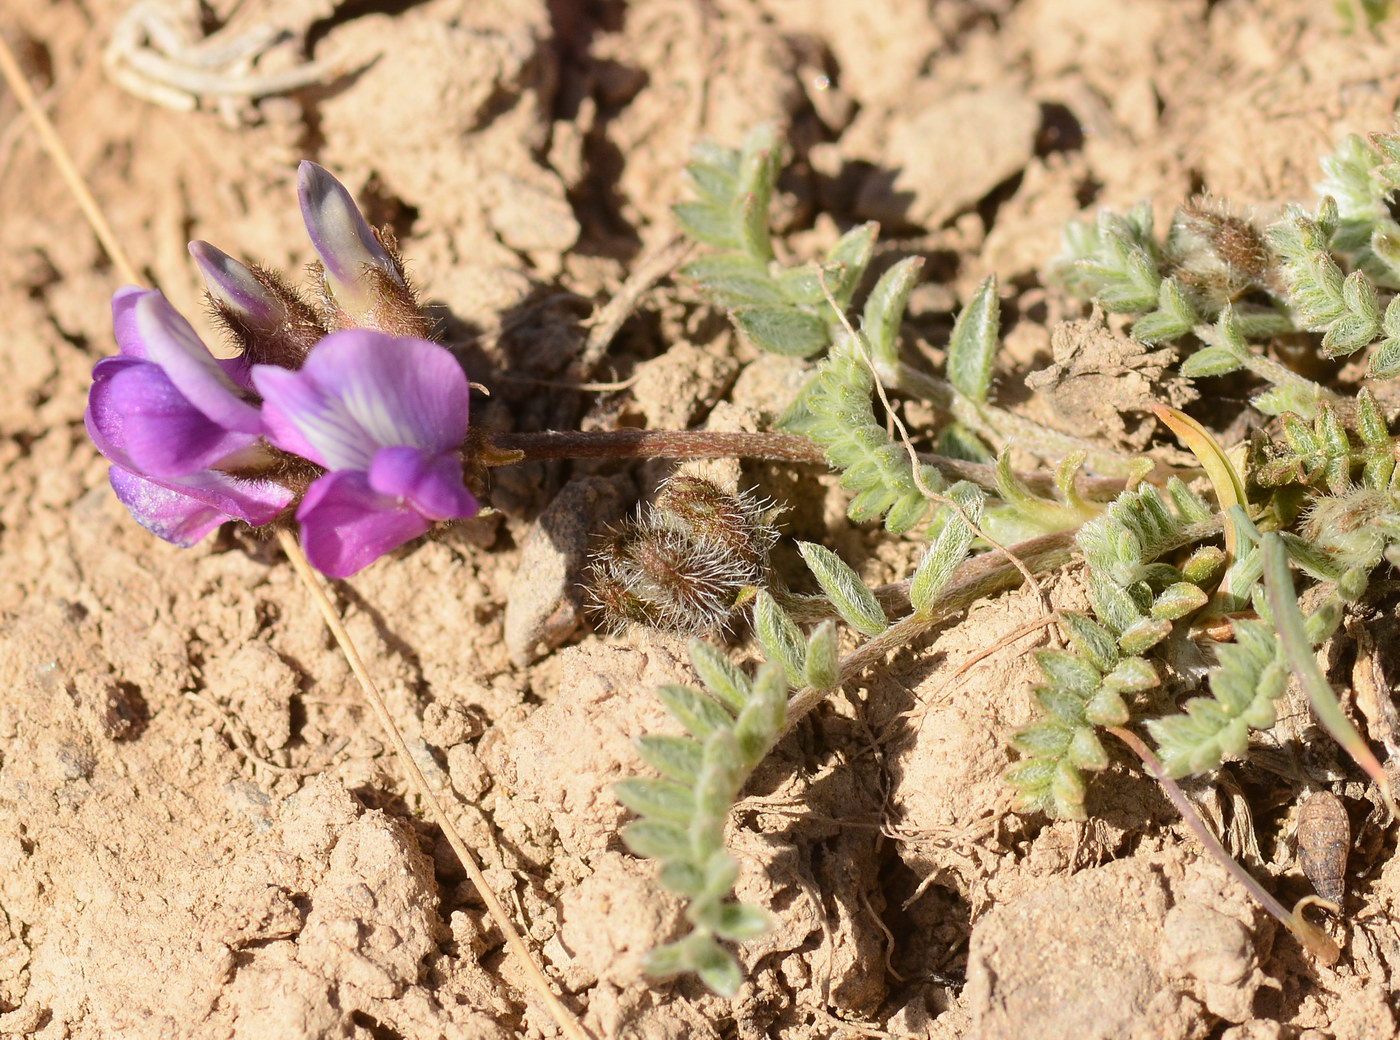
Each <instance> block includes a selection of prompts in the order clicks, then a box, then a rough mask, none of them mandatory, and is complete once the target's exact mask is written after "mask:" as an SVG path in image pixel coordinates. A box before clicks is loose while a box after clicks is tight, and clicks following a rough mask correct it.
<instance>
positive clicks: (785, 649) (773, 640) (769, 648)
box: [753, 590, 807, 686]
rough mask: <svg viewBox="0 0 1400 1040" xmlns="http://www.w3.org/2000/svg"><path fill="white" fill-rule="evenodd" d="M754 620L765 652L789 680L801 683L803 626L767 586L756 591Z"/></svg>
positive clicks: (804, 655)
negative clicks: (766, 588) (798, 623)
mask: <svg viewBox="0 0 1400 1040" xmlns="http://www.w3.org/2000/svg"><path fill="white" fill-rule="evenodd" d="M753 622H754V623H753V627H754V635H756V636H757V637H758V642H759V645H760V646H762V647H763V653H764V655H765V656H766V657H767V658H768V660H770V661H776V662H777V663H778V664H781V665H782V666H783V671H784V672H785V673H787V677H788V681H789V682H791V683H792V684H793V685H794V686H800V685H801V684H802V679H803V674H804V672H805V671H806V667H807V646H806V644H805V642H804V641H803V639H802V630H801V629H799V628H798V627H797V624H796V622H794V621H793V620H792V618H791V617H789V616H788V613H787V611H785V610H783V608H782V607H780V606H778V601H777V600H775V599H774V598H773V597H772V596H771V595H770V594H769V593H768V592H767V591H766V590H764V591H761V592H759V594H758V596H757V598H756V599H755V600H754V617H753Z"/></svg>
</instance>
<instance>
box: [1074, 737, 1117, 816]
mask: <svg viewBox="0 0 1400 1040" xmlns="http://www.w3.org/2000/svg"><path fill="white" fill-rule="evenodd" d="M1069 760H1070V761H1071V762H1073V763H1074V764H1075V765H1076V766H1078V767H1079V768H1080V769H1091V770H1094V771H1095V772H1097V771H1098V770H1100V769H1107V768H1108V752H1107V751H1106V750H1105V749H1104V746H1103V742H1102V741H1100V740H1099V738H1098V734H1096V733H1095V732H1094V728H1093V727H1092V726H1081V727H1079V728H1078V729H1077V730H1075V731H1074V739H1072V740H1071V741H1070V744H1069ZM1081 785H1082V781H1081ZM1078 800H1079V801H1081V802H1082V801H1083V800H1084V795H1083V793H1082V786H1081V794H1080V795H1079V799H1078Z"/></svg>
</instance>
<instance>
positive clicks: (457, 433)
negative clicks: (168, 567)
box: [252, 329, 478, 578]
mask: <svg viewBox="0 0 1400 1040" xmlns="http://www.w3.org/2000/svg"><path fill="white" fill-rule="evenodd" d="M252 379H253V384H254V386H255V387H256V388H257V390H258V392H259V393H260V394H261V395H262V398H263V410H262V423H263V430H264V432H265V434H266V436H267V438H268V440H269V441H271V442H272V443H273V444H275V445H276V446H277V447H279V448H281V449H283V450H284V451H289V452H292V453H293V454H295V455H299V456H301V457H302V458H305V459H310V460H311V461H312V462H315V463H316V464H318V465H320V466H324V467H325V468H326V470H327V471H328V472H327V473H326V474H325V475H324V476H322V477H319V478H318V479H316V480H315V481H314V482H313V483H312V484H311V486H310V487H309V488H307V490H306V494H305V496H304V497H303V498H302V501H301V504H300V505H299V506H298V508H297V514H296V516H297V520H298V522H299V523H300V524H301V530H302V544H303V546H304V547H305V549H306V555H307V558H308V559H309V560H310V561H311V563H312V565H313V566H314V567H316V569H317V570H319V571H321V572H322V573H323V574H327V575H329V576H331V577H333V578H343V577H348V576H349V575H351V574H354V573H356V572H357V571H359V570H361V569H362V568H363V567H365V566H367V565H368V564H369V563H371V562H373V561H374V560H376V559H378V558H379V557H380V556H383V555H384V554H385V553H387V552H389V551H390V550H392V549H394V548H396V547H398V546H400V545H402V544H403V543H404V542H407V541H409V540H410V539H412V538H416V537H417V536H419V535H421V534H423V533H424V532H426V531H427V530H428V529H429V528H430V527H431V526H432V525H433V524H434V523H435V522H437V521H440V520H450V519H462V518H466V517H469V516H474V515H475V514H476V512H477V508H478V506H477V501H476V499H475V498H474V497H473V496H472V493H471V492H470V491H468V490H467V488H466V485H465V484H464V482H463V477H462V459H461V455H460V449H461V445H462V441H463V439H464V438H465V437H466V433H467V407H468V402H469V399H470V389H469V387H468V385H467V377H466V374H465V373H464V372H463V371H462V368H461V366H460V365H459V364H458V363H457V361H456V359H455V358H453V356H452V355H451V353H449V352H448V351H447V350H446V349H445V348H443V347H441V346H438V345H437V344H436V343H430V342H429V341H427V340H423V339H416V338H412V337H405V338H399V339H396V338H394V337H393V336H389V335H387V334H385V333H382V332H375V331H371V330H368V329H347V330H344V331H341V332H335V333H332V334H331V335H329V336H327V337H326V338H325V339H323V340H322V341H321V342H320V343H318V344H317V345H316V346H315V347H314V348H313V349H312V351H311V353H310V354H309V355H308V356H307V359H306V363H305V364H304V365H303V366H302V367H301V368H300V369H298V370H296V371H293V370H290V369H285V368H278V367H275V366H271V365H256V366H254V368H253V372H252Z"/></svg>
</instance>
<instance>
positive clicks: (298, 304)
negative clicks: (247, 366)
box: [189, 242, 327, 368]
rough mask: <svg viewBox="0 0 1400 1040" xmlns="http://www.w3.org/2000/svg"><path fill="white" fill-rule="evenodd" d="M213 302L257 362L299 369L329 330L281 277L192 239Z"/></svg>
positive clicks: (246, 353) (192, 252)
mask: <svg viewBox="0 0 1400 1040" xmlns="http://www.w3.org/2000/svg"><path fill="white" fill-rule="evenodd" d="M189 250H190V256H192V257H194V262H195V265H196V266H197V267H198V268H199V273H200V275H202V276H203V278H204V285H205V288H206V289H207V290H208V293H209V302H210V304H211V305H212V306H213V308H214V313H215V315H216V316H217V317H218V319H219V321H220V323H221V324H222V325H223V326H224V327H225V328H226V329H228V330H229V332H230V333H231V334H232V335H233V338H234V339H235V340H236V341H237V343H238V345H239V347H240V348H242V351H243V354H244V356H245V357H246V358H247V359H248V360H249V362H251V363H253V364H267V365H279V366H281V367H282V368H300V367H301V363H302V361H304V360H305V359H306V354H307V352H308V351H309V350H310V349H311V348H312V347H314V346H315V345H316V343H317V342H318V341H319V340H320V339H321V338H322V337H323V336H325V335H326V331H327V330H326V329H325V328H324V327H323V326H322V325H321V323H320V322H319V321H317V320H316V313H315V311H313V310H312V309H311V307H310V306H308V305H307V303H306V302H305V301H304V300H303V299H302V298H301V297H300V296H298V295H297V293H296V291H295V290H293V289H292V288H291V287H290V286H289V285H287V284H286V282H284V281H283V280H282V279H281V277H279V276H278V275H276V274H273V273H272V272H271V271H268V270H265V269H263V268H260V267H248V266H246V265H244V264H241V263H239V262H238V261H237V260H235V259H234V258H233V257H231V256H229V255H228V254H227V253H225V252H224V251H223V250H221V249H218V248H216V247H214V246H211V245H210V244H209V243H208V242H191V243H190V245H189Z"/></svg>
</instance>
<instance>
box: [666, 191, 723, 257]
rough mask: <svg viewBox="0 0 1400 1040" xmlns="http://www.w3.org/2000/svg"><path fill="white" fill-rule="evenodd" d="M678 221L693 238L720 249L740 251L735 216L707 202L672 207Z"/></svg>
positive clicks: (682, 228)
mask: <svg viewBox="0 0 1400 1040" xmlns="http://www.w3.org/2000/svg"><path fill="white" fill-rule="evenodd" d="M671 212H672V213H674V214H675V215H676V220H677V221H678V222H679V223H680V225H681V230H683V231H684V232H685V233H686V234H687V235H689V236H690V237H691V238H693V239H695V240H696V241H699V242H704V243H705V244H706V245H712V246H718V247H719V248H720V249H738V248H739V235H738V233H737V231H736V229H735V227H734V218H733V216H732V215H731V214H730V213H728V212H726V211H725V210H722V209H719V208H718V207H716V206H712V205H710V204H709V203H707V202H677V203H676V204H675V205H674V206H672V207H671Z"/></svg>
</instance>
